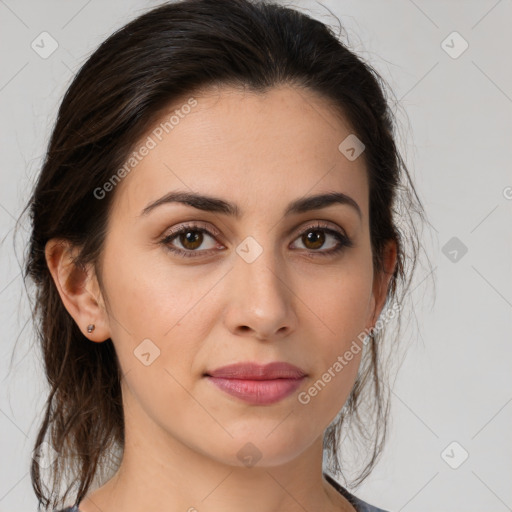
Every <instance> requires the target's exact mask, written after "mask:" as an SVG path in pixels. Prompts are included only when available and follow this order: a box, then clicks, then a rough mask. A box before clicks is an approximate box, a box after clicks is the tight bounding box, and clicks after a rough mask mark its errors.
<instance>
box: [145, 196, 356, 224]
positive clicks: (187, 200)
mask: <svg viewBox="0 0 512 512" xmlns="http://www.w3.org/2000/svg"><path fill="white" fill-rule="evenodd" d="M168 203H181V204H185V205H188V206H192V207H193V208H197V209H198V210H203V211H206V212H214V213H221V214H224V215H230V216H232V217H235V218H237V219H239V218H240V217H241V216H242V210H241V209H240V207H239V206H238V205H236V204H234V203H230V202H229V201H226V200H224V199H220V198H218V197H212V196H207V195H202V194H197V193H194V192H181V191H173V192H169V193H168V194H166V195H164V196H162V197H161V198H160V199H157V200H156V201H153V202H151V203H149V204H148V205H147V206H146V207H145V208H144V209H143V210H142V212H141V214H140V216H144V215H147V214H148V213H149V212H151V211H152V210H154V209H155V208H156V207H157V206H160V205H162V204H168ZM333 204H343V205H347V206H350V207H352V208H353V209H354V210H355V211H356V212H357V214H358V216H359V218H360V219H362V217H363V214H362V211H361V208H360V207H359V205H358V204H357V203H356V201H354V199H352V198H351V197H350V196H348V195H347V194H343V193H342V192H328V193H325V194H318V195H314V196H307V197H304V198H300V199H297V200H295V201H293V202H291V203H290V204H289V205H288V207H287V208H286V210H285V212H284V215H285V216H289V215H293V214H299V213H304V212H308V211H311V210H320V209H322V208H327V207H328V206H331V205H333Z"/></svg>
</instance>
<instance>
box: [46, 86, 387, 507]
mask: <svg viewBox="0 0 512 512" xmlns="http://www.w3.org/2000/svg"><path fill="white" fill-rule="evenodd" d="M194 97H195V98H196V99H197V100H198V105H197V106H196V107H194V108H193V109H191V113H190V114H188V115H187V116H184V117H183V119H181V120H180V122H179V125H177V126H175V128H174V129H173V130H172V131H170V132H169V134H168V135H166V136H165V138H164V139H163V140H162V141H161V142H160V143H159V144H158V145H157V147H156V148H154V149H152V150H151V151H150V152H149V154H148V155H147V156H146V157H144V159H143V160H142V161H141V162H140V163H139V164H138V165H137V166H136V167H135V168H134V170H132V171H131V172H130V173H129V174H128V175H127V176H126V177H125V178H123V180H122V182H121V183H119V184H118V185H117V187H116V189H115V191H114V192H110V193H115V197H114V208H113V210H112V213H111V216H110V218H109V225H108V232H107V236H106V240H105V246H104V251H103V254H102V274H101V276H100V277H101V280H100V281H98V276H97V275H96V274H95V273H94V270H93V267H92V266H90V267H87V269H86V271H80V270H78V269H76V268H74V267H73V266H72V265H71V264H70V262H71V259H70V258H71V254H72V253H73V248H68V247H67V246H66V244H62V243H60V242H59V241H58V240H51V241H50V242H49V243H48V244H47V247H46V256H47V262H48V267H49V269H50V271H51V273H52V276H53V278H54V280H55V282H56V285H57V287H58V289H59V293H60V295H61V298H62V301H63V303H64V305H65V307H66V308H67V310H68V311H69V313H70V314H71V315H72V317H73V318H74V319H75V321H76V323H77V324H78V326H79V327H80V328H81V330H82V331H83V333H84V335H85V336H87V337H88V338H89V339H90V340H91V341H93V342H103V341H105V340H107V339H108V338H111V339H112V342H113V343H114V346H115V350H116V352H117V354H118V357H119V360H120V364H121V368H122V371H123V378H122V395H123V404H124V413H125V429H126V447H125V452H124V456H123V460H122V462H121V466H120V468H119V470H118V471H117V473H116V474H115V475H114V477H113V478H112V479H111V480H109V481H108V482H107V483H106V484H105V485H103V486H102V487H101V488H99V489H97V490H95V491H94V492H91V493H89V495H88V496H87V497H86V498H85V499H83V500H82V502H81V503H80V504H79V507H80V510H81V511H82V512H98V511H103V512H107V511H108V512H121V511H123V512H135V511H140V510H166V511H173V512H174V511H189V512H194V511H195V510H197V511H199V512H202V511H219V510H222V511H224V512H234V511H237V512H238V511H240V510H244V511H245V512H277V511H280V512H298V511H301V512H303V511H304V510H307V511H309V512H314V511H318V512H320V511H323V512H325V511H353V510H355V509H354V508H353V507H352V505H350V504H349V503H348V501H347V500H346V499H345V498H344V497H342V496H341V495H340V494H339V493H338V492H337V491H335V490H334V488H333V487H332V486H331V485H330V484H329V483H328V482H327V481H326V480H325V479H324V478H323V476H322V438H323V434H324V431H325V429H326V428H327V427H328V425H329V424H330V423H331V422H332V420H333V419H334V418H335V416H336V415H337V413H338V412H339V411H340V409H341V408H342V407H343V405H344V403H345V401H346V399H347V397H348V396H349V393H350V391H351V389H352V387H353V384H354V381H355V378H356V376H357V370H358V366H359V363H360V357H361V352H359V353H358V354H356V355H354V358H353V359H352V360H351V361H350V362H349V363H348V364H347V365H346V366H345V367H344V368H343V370H342V371H341V372H339V373H337V374H336V377H335V378H333V379H332V380H331V381H330V382H329V383H328V384H327V385H326V386H325V387H324V388H323V389H322V390H321V391H320V392H319V393H318V394H317V395H316V396H315V397H314V398H312V399H311V401H310V402H309V403H308V404H301V403H299V401H298V400H297V395H298V393H300V392H301V391H305V390H307V389H309V388H310V387H311V386H312V384H313V383H315V382H316V381H317V380H318V379H319V378H320V377H321V376H322V374H323V373H324V372H325V371H326V370H327V369H328V368H330V367H332V366H333V364H334V362H335V361H336V360H337V357H338V356H340V355H343V354H344V353H345V352H346V350H348V348H349V347H350V345H351V344H352V342H353V341H354V340H357V336H358V334H359V333H361V332H362V331H364V329H365V328H367V329H369V328H371V327H372V326H374V325H375V322H376V321H377V319H378V316H379V314H380V311H381V310H382V307H383V305H384V302H385V298H386V291H387V287H388V284H389V279H390V276H391V274H392V272H393V269H394V266H395V264H396V247H395V245H394V244H391V243H390V244H389V245H388V250H387V252H386V256H385V261H386V269H387V272H388V273H387V274H386V273H382V274H376V273H374V269H373V265H372V258H371V246H370V234H369V224H368V222H369V217H368V212H369V204H368V200H369V195H368V194H369V192H368V181H367V176H366V169H365V162H364V157H363V156H364V153H363V156H361V157H359V158H357V159H356V160H354V161H350V160H348V159H347V158H346V157H345V156H344V155H343V154H342V153H341V152H340V151H339V150H338V145H339V144H340V142H341V141H343V140H344V139H345V137H347V136H348V135H349V134H350V133H352V131H351V129H350V127H349V126H348V125H347V123H344V122H343V121H342V119H341V118H340V117H339V116H336V115H335V114H334V110H333V108H332V107H331V106H329V104H327V103H326V102H325V101H324V100H323V99H321V98H319V97H317V96H316V95H314V93H312V92H310V91H307V90H304V89H297V88H293V87H291V86H282V87H277V88H274V89H271V90H270V91H268V92H266V93H264V94H262V95H261V94H255V93H251V92H247V91H245V92H244V91H242V90H239V89H233V88H227V87H224V88H221V89H207V90H205V91H202V94H200V95H199V94H194ZM183 103H185V101H184V102H183ZM183 103H182V104H183ZM178 107H179V105H178ZM178 107H174V106H173V109H171V111H172V110H174V108H178ZM165 118H166V119H167V118H168V115H167V114H166V116H165ZM144 139H145V137H144ZM178 189H179V190H184V191H189V192H190V191H194V192H197V193H202V194H208V195H212V196H215V197H221V198H223V199H225V200H227V201H230V202H234V203H236V204H237V205H238V206H239V208H240V209H241V210H242V213H243V215H242V216H241V218H240V219H235V218H234V217H230V216H228V215H225V214H222V213H211V212H205V211H201V210H197V209H195V208H193V207H191V206H187V205H183V204H178V203H168V204H164V205H161V206H159V207H157V208H155V209H154V210H153V211H152V212H150V213H149V214H148V215H146V216H141V215H140V214H141V211H142V210H143V209H144V207H145V206H146V205H147V204H148V203H150V202H151V201H154V200H156V199H158V198H160V197H161V196H163V195H165V194H166V193H167V192H169V191H172V190H178ZM332 191H335V192H342V193H344V194H347V195H349V196H351V197H352V198H353V199H354V200H355V201H356V202H357V204H358V205H359V207H360V209H361V212H362V218H359V216H358V214H357V212H356V210H355V209H353V208H351V207H350V206H348V205H342V204H334V205H331V206H329V207H327V208H323V209H321V210H313V211H309V212H305V213H301V214H295V215H292V216H290V217H284V216H283V212H284V210H285V208H286V206H287V205H288V204H289V203H290V202H292V201H293V200H296V199H299V198H302V197H304V196H306V195H314V194H317V193H324V192H332ZM190 221H197V222H200V223H201V225H202V226H203V227H206V228H207V229H209V230H210V231H211V230H212V228H213V229H217V230H218V231H219V232H220V235H219V236H213V237H212V236H210V235H207V234H205V235H203V238H202V244H201V243H200V242H199V243H196V244H195V245H194V244H193V243H191V242H190V241H189V242H188V244H187V239H185V238H184V237H181V238H180V237H177V238H175V239H174V241H172V242H169V245H171V246H174V247H176V248H181V249H182V250H186V249H188V250H189V252H190V251H192V252H193V251H194V250H195V251H196V256H197V257H195V258H194V257H190V258H185V257H180V256H179V255H175V254H173V253H171V252H170V251H169V250H167V249H166V247H165V245H163V244H161V243H159V241H160V240H161V239H162V238H163V237H164V236H165V235H166V234H168V233H169V229H170V228H172V227H173V226H176V227H179V226H180V225H183V224H184V223H185V222H190ZM315 221H325V222H327V223H328V226H329V227H330V228H332V229H336V230H338V231H340V232H341V233H342V234H346V235H347V236H348V237H349V238H350V239H351V240H352V242H353V247H345V248H343V249H342V251H341V252H339V253H337V254H334V255H331V256H323V257H322V256H321V255H320V254H319V253H321V252H327V251H328V250H329V249H331V248H332V247H335V246H336V245H337V240H336V239H335V238H334V237H333V236H332V235H330V234H328V233H326V232H323V233H324V234H325V239H324V243H323V245H322V243H321V242H320V243H318V244H315V243H314V242H311V241H310V242H308V240H307V239H306V238H305V237H302V236H301V233H302V232H303V231H304V229H305V228H308V227H309V226H310V225H312V224H313V225H314V223H315ZM313 231H314V229H313ZM198 235H199V236H201V235H200V233H199V234H198ZM248 236H251V237H253V238H254V239H255V240H256V241H257V242H258V244H259V245H260V246H261V248H262V249H263V252H262V253H261V254H260V256H259V257H258V258H257V259H256V260H255V261H253V262H251V263H248V262H247V261H246V260H244V259H243V258H242V257H241V256H239V254H238V253H237V252H236V248H237V247H238V246H239V244H241V242H242V241H243V240H244V239H245V238H246V237H248ZM315 251H316V252H315ZM201 252H202V254H198V253H201ZM100 284H101V285H102V286H100ZM91 323H93V324H95V326H96V328H95V330H94V331H93V332H92V333H90V334H89V333H87V325H88V324H91ZM147 338H149V339H150V340H151V341H152V343H154V345H155V346H157V347H158V349H159V350H160V355H159V357H157V358H156V359H154V360H153V362H152V363H151V364H150V365H148V366H146V365H144V364H142V363H141V361H140V360H139V359H138V358H137V357H136V356H135V355H134V350H136V348H137V347H138V346H139V345H140V343H141V342H142V340H144V339H147ZM151 357H152V356H151ZM276 360H278V361H286V362H290V363H292V364H295V365H297V366H299V367H300V368H302V369H303V370H304V371H305V372H306V373H307V374H308V376H307V378H306V379H305V380H304V381H303V383H302V385H301V387H300V388H299V390H298V391H296V392H295V393H294V394H292V395H291V396H289V397H287V398H285V399H284V400H282V401H280V402H277V403H275V404H272V405H263V406H262V405H249V404H246V403H245V402H242V401H241V400H239V399H237V398H235V397H232V396H230V395H227V394H225V393H224V392H222V391H220V390H219V389H217V388H216V387H215V386H213V385H212V384H211V383H210V382H208V381H207V379H205V378H204V377H203V373H204V372H205V371H207V370H212V369H214V368H217V367H219V366H224V365H226V364H230V363H233V362H241V361H258V362H260V363H267V362H270V361H276ZM249 442H250V443H252V444H253V445H254V446H255V447H256V450H257V453H258V454H259V455H260V456H261V458H260V459H259V460H258V461H257V463H256V464H255V465H253V466H252V467H248V466H247V465H244V463H243V462H242V461H241V460H240V459H239V457H238V456H237V453H238V452H239V451H240V450H241V449H243V447H244V446H245V445H246V443H249ZM245 449H247V448H245Z"/></svg>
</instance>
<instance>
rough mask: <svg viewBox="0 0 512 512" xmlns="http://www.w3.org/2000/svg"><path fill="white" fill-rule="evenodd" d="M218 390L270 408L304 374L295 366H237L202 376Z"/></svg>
mask: <svg viewBox="0 0 512 512" xmlns="http://www.w3.org/2000/svg"><path fill="white" fill-rule="evenodd" d="M203 377H205V378H206V379H207V380H208V381H209V382H211V383H212V384H214V385H215V386H216V387H217V389H220V390H221V391H223V392H225V393H227V394H229V395H231V396H234V397H236V398H238V399H240V400H242V401H244V402H246V403H249V404H252V405H269V404H273V403H276V402H279V401H281V400H283V399H285V398H286V397H288V396H290V395H291V394H292V393H293V392H294V391H295V390H296V389H297V388H299V387H300V386H301V384H302V383H303V381H304V379H305V378H306V377H307V374H306V373H305V372H304V371H303V370H302V369H300V368H299V367H297V366H295V365H291V364H289V363H286V362H280V361H277V362H274V363H270V364H267V365H259V364H257V363H236V364H232V365H228V366H223V367H221V368H217V369H216V370H212V371H208V372H205V373H204V374H203Z"/></svg>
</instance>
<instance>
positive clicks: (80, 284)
mask: <svg viewBox="0 0 512 512" xmlns="http://www.w3.org/2000/svg"><path fill="white" fill-rule="evenodd" d="M74 252H75V251H74V250H73V247H72V245H71V243H70V242H69V241H68V240H63V239H57V238H52V239H51V240H49V241H48V242H47V243H46V246H45V257H46V263H47V265H48V268H49V270H50V273H51V275H52V277H53V280H54V282H55V286H56V287H57V290H58V292H59V295H60V298H61V300H62V302H63V304H64V307H65V308H66V309H67V311H68V313H69V314H70V315H71V316H72V317H73V319H74V320H75V322H76V323H77V325H78V327H79V328H80V330H81V331H82V332H83V334H84V336H86V337H87V338H89V339H90V340H91V341H94V342H97V343H99V342H102V341H105V340H107V339H108V338H109V337H110V328H109V323H108V315H107V312H106V310H105V302H104V300H103V296H102V294H101V290H100V287H99V284H98V280H97V277H96V274H95V272H94V267H93V266H92V265H89V266H87V268H85V267H79V266H77V265H76V264H75V263H74V261H73V256H74ZM89 324H94V326H95V328H94V330H93V331H92V332H91V333H89V332H87V326H88V325H89Z"/></svg>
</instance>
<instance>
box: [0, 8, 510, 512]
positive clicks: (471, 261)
mask: <svg viewBox="0 0 512 512" xmlns="http://www.w3.org/2000/svg"><path fill="white" fill-rule="evenodd" d="M157 3H159V2H151V1H143V0H129V1H126V0H125V1H121V0H111V1H100V0H89V1H83V0H72V1H67V2H63V1H60V2H59V1H36V0H31V1H26V0H19V1H15V0H0V54H1V59H2V60H1V63H2V65H1V67H0V104H1V112H2V116H1V118H0V130H1V134H0V140H1V144H2V151H1V155H2V158H1V183H0V224H1V231H2V243H1V245H0V251H1V252H0V265H1V269H2V273H1V276H0V315H1V317H0V319H1V345H0V350H1V352H0V354H1V357H0V371H1V373H0V376H1V386H0V432H1V436H0V512H7V511H12V512H18V511H33V510H36V500H35V498H34V495H33V492H32V488H31V484H30V475H29V473H28V471H29V463H30V457H31V452H32V448H33V443H34V440H35V432H36V427H37V426H38V422H39V418H40V416H39V415H40V413H41V410H42V407H43V404H44V399H45V398H46V388H45V386H44V380H43V375H42V371H41V368H42V365H41V361H40V360H39V353H38V351H37V350H35V349H34V348H32V342H33V333H32V330H31V327H30V322H29V310H28V307H27V301H26V300H25V298H24V291H23V287H22V280H21V276H20V268H19V265H18V261H17V258H16V256H15V252H14V249H13V243H12V237H13V227H14V223H15V219H16V218H17V216H18V215H19V213H20V209H21V206H22V205H23V204H24V203H25V200H26V199H27V194H28V191H29V189H30V187H31V184H32V183H33V181H34V177H35V176H36V175H37V173H38V171H39V168H40V165H41V163H42V156H43V154H44V151H45V147H46V144H47V142H48V138H49V135H50V130H51V127H52V125H53V121H54V119H55V115H56V112H57V107H58V105H59V102H60V100H61V98H62V95H63V93H64V91H65V90H66V87H67V86H68V85H69V83H70V81H71V79H72V77H73V74H74V73H75V72H76V71H77V69H78V68H79V66H80V65H81V64H82V63H83V62H84V60H85V59H86V58H87V56H88V55H90V53H91V52H92V51H93V50H94V49H95V48H96V47H97V46H98V45H99V43H100V42H101V41H103V40H104V39H105V38H106V37H107V36H108V35H109V34H111V33H112V32H113V31H114V30H115V29H117V28H118V27H120V26H121V25H123V24H124V23H126V22H127V21H128V20H130V19H132V18H134V17H135V16H136V15H138V14H141V13H142V12H144V11H145V10H147V9H148V8H150V7H151V6H154V5H156V4H157ZM290 4H291V5H295V6H297V7H299V8H300V9H303V10H305V11H306V12H310V13H312V14H313V15H315V16H316V17H318V18H319V19H321V20H322V21H324V22H326V23H329V24H331V25H333V26H334V27H336V24H335V20H333V18H332V17H331V16H330V15H329V13H328V11H327V10H326V9H325V8H323V7H322V6H320V5H319V4H318V3H314V2H309V1H308V2H306V1H302V2H299V1H296V2H294V3H291V2H290ZM323 4H324V6H326V7H328V8H329V9H330V10H331V11H333V12H334V14H336V16H338V17H339V18H340V20H341V22H342V23H343V25H344V27H345V28H346V29H347V31H348V33H349V36H350V44H351V45H352V49H354V50H355V51H356V52H357V53H358V54H359V55H361V56H362V57H364V58H365V59H367V60H369V61H370V62H371V63H372V65H374V66H375V68H376V69H377V70H378V71H379V72H380V73H382V75H383V76H384V77H385V78H386V80H387V81H388V82H389V83H390V85H391V86H392V87H393V89H394V92H395V95H396V97H397V99H399V100H400V105H401V108H402V109H403V110H404V112H405V113H406V115H400V116H399V119H400V121H401V123H402V126H403V127H402V140H401V141H400V144H401V147H402V150H403V151H404V155H405V157H406V160H407V163H408V165H409V168H410V169H411V172H412V174H413V176H414V178H415V180H416V184H417V187H418V191H419V193H420V196H421V198H422V200H423V201H424V204H425V206H426V209H427V215H428V217H429V220H430V222H431V223H432V226H433V228H432V230H431V232H430V233H427V232H426V234H425V247H426V249H427V251H428V255H429V258H430V259H431V262H432V268H433V269H434V272H433V274H432V275H431V276H428V275H427V270H428V269H424V270H421V269H420V270H419V275H418V280H417V283H418V285H417V288H416V290H415V297H417V307H416V314H417V318H418V327H419V332H418V333H417V334H416V335H415V336H416V340H414V339H413V340H412V342H411V343H409V346H410V348H409V349H408V352H407V357H406V359H405V361H404V364H403V367H402V371H401V373H400V374H399V378H398V380H397V381H396V384H395V387H394V389H393V395H392V397H393V406H392V424H391V433H390V438H389V441H388V444H387V447H386V450H385V452H384V455H383V457H382V460H381V462H380V463H379V465H378V467H377V468H376V469H375V471H374V472H373V473H372V475H371V476H370V477H369V478H368V479H367V480H366V482H365V483H364V484H363V485H361V486H360V487H359V489H357V490H354V491H353V492H354V493H355V494H357V495H358V496H360V497H361V498H363V499H365V500H367V501H369V502H370V503H373V504H375V505H378V506H380V507H383V508H385V509H388V510H390V511H404V512H409V511H418V512H423V511H425V512H426V511H434V510H435V511H450V512H454V511H465V512H477V511H482V510H486V511H490V510H493V511H496V512H500V511H506V510H512V487H511V485H510V483H511V482H512V436H511V435H510V432H511V429H510V425H511V420H512V403H511V402H512V376H511V371H510V370H511V355H512V343H511V342H512V339H511V323H512V322H511V318H512V316H511V308H512V286H511V284H512V279H511V277H512V276H511V274H512V271H511V266H512V265H511V261H512V258H511V254H512V251H511V249H512V237H511V225H512V224H511V210H512V199H511V198H512V188H511V187H512V173H511V172H510V165H511V164H510V162H511V161H512V149H511V148H512V137H511V134H512V67H511V64H510V63H511V51H512V31H511V30H510V26H511V22H512V1H511V0H501V1H495V0H491V1H483V0H482V1H475V0H473V1H467V0H466V1H425V0H423V1H420V0H416V1H412V0H394V1H381V0H372V1H370V0H363V1H358V2H356V1H334V0H332V1H325V2H323ZM43 31H47V32H49V33H50V34H51V36H52V37H53V38H54V39H55V40H56V41H57V42H58V45H59V46H58V48H57V50H56V51H55V52H54V53H53V54H52V55H51V56H49V57H48V58H46V59H43V58H41V57H40V56H39V55H38V54H37V53H36V52H35V51H34V50H33V49H32V48H31V43H32V41H34V40H35V39H36V38H37V37H38V36H39V34H40V33H41V32H43ZM453 31H457V32H458V33H459V34H460V35H461V36H462V38H464V40H465V41H467V43H468V44H469V47H468V48H467V50H466V51H465V52H464V53H462V54H461V55H460V56H458V57H457V58H453V57H452V56H450V55H448V53H447V52H446V51H445V50H444V49H443V47H442V42H443V40H445V39H446V38H447V36H448V35H449V34H451V33H452V32H453ZM452 41H453V42H452ZM445 44H448V45H450V46H452V47H453V48H452V50H451V51H452V52H457V51H458V50H459V49H460V48H461V40H458V39H456V38H455V39H454V38H453V36H452V37H451V38H449V39H448V40H447V43H445ZM507 187H508V188H507ZM452 237H457V239H458V240H459V241H460V242H461V243H463V244H464V245H465V246H466V247H467V253H466V254H465V255H463V256H462V257H460V253H459V257H458V259H457V261H452V260H451V258H450V257H448V256H446V255H445V253H447V252H448V250H447V249H446V248H445V247H446V244H447V243H448V242H449V241H450V240H451V239H452ZM18 238H22V239H25V238H26V228H22V229H21V237H18ZM457 243H458V242H457ZM443 248H444V252H443ZM449 248H450V246H448V249H449ZM22 249H23V248H22V243H21V242H19V243H18V249H17V252H18V258H19V257H20V255H21V251H22ZM452 259H453V258H452ZM422 272H423V274H422ZM432 277H434V279H435V282H436V297H435V301H434V299H433V297H432V296H431V291H430V288H424V289H423V288H422V284H421V283H422V280H424V282H425V283H426V282H427V281H428V280H429V279H430V278H432ZM427 278H428V279H427ZM17 339H18V342H17V343H18V349H17V350H16V351H15V352H14V353H13V349H14V344H15V342H16V340H17ZM11 357H12V361H11ZM11 366H12V369H11V371H9V368H10V367H11ZM454 441H455V442H456V443H458V444H457V445H452V446H451V447H450V448H449V449H448V451H447V452H446V451H445V449H446V448H447V447H448V446H449V445H450V444H451V443H452V442H454ZM454 446H455V447H454ZM452 448H453V451H452ZM462 450H465V451H467V453H468V454H469V456H468V458H467V460H465V461H464V463H463V464H461V465H460V466H459V467H458V468H457V469H453V468H452V467H450V465H449V464H448V463H447V461H449V462H450V463H451V464H452V465H456V464H458V463H460V460H461V456H462V455H461V454H463V453H464V452H463V451H462Z"/></svg>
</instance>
